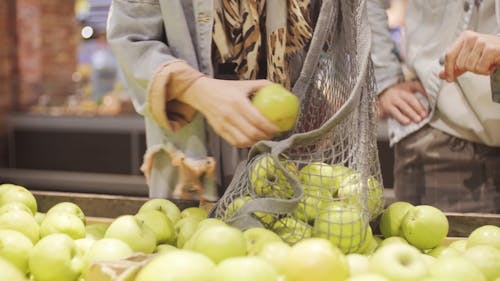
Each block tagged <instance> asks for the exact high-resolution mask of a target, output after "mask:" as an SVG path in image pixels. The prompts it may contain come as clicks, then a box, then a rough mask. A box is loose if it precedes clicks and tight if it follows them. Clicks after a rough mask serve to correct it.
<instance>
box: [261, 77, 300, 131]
mask: <svg viewBox="0 0 500 281" xmlns="http://www.w3.org/2000/svg"><path fill="white" fill-rule="evenodd" d="M252 103H253V105H254V106H255V107H256V108H257V109H258V110H259V112H260V113H262V115H264V117H266V118H267V119H268V120H269V121H271V122H272V123H273V124H275V125H276V126H278V127H279V128H280V131H281V132H284V131H288V130H290V129H292V128H293V126H295V122H296V121H297V117H298V116H299V111H300V102H299V99H298V98H297V96H295V95H294V94H293V93H291V92H290V91H288V90H287V89H286V88H285V87H283V86H281V85H280V84H272V85H268V86H265V87H262V88H260V89H259V90H258V91H257V92H255V93H254V95H253V97H252Z"/></svg>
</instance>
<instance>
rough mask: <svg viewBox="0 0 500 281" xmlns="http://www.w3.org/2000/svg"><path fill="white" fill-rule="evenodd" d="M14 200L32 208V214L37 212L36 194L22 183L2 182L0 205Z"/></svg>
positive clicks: (0, 186)
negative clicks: (21, 184)
mask: <svg viewBox="0 0 500 281" xmlns="http://www.w3.org/2000/svg"><path fill="white" fill-rule="evenodd" d="M12 202H20V203H23V204H24V205H26V206H27V207H28V208H29V209H30V210H31V214H32V215H33V214H35V213H36V211H37V207H38V206H37V203H36V199H35V196H33V194H32V193H31V192H30V191H29V190H28V189H26V188H25V187H22V186H20V185H14V184H1V185H0V207H1V206H3V205H5V204H9V203H12Z"/></svg>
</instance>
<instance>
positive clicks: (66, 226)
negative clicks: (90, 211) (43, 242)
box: [40, 212, 85, 239]
mask: <svg viewBox="0 0 500 281" xmlns="http://www.w3.org/2000/svg"><path fill="white" fill-rule="evenodd" d="M52 233H65V234H68V235H69V236H70V237H71V238H73V239H80V238H84V237H85V224H84V223H83V222H82V220H81V219H80V218H79V217H78V216H76V215H74V214H72V213H65V212H52V213H50V214H49V213H47V216H46V217H45V219H44V220H43V221H42V224H41V225H40V237H45V236H47V235H49V234H52Z"/></svg>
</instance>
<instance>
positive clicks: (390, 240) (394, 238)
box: [378, 236, 408, 248]
mask: <svg viewBox="0 0 500 281" xmlns="http://www.w3.org/2000/svg"><path fill="white" fill-rule="evenodd" d="M396 243H403V244H408V241H406V240H405V239H404V238H403V237H399V236H391V237H389V238H385V239H384V240H382V242H380V244H379V245H378V248H382V247H384V246H387V245H390V244H396Z"/></svg>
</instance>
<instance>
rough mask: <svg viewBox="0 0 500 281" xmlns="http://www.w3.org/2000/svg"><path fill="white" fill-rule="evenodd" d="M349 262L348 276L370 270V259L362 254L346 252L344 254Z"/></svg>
mask: <svg viewBox="0 0 500 281" xmlns="http://www.w3.org/2000/svg"><path fill="white" fill-rule="evenodd" d="M346 258H347V263H348V264H349V272H350V276H355V275H361V274H365V273H368V272H370V259H369V258H368V256H365V255H362V254H356V253H352V254H348V255H347V256H346Z"/></svg>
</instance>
